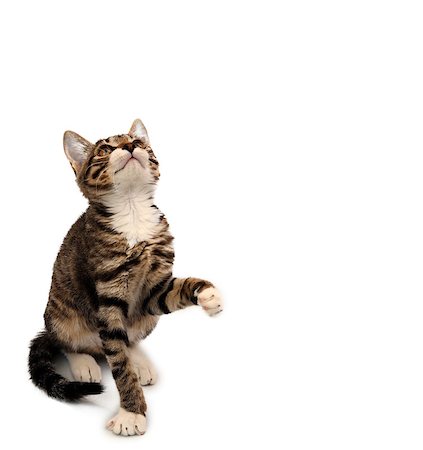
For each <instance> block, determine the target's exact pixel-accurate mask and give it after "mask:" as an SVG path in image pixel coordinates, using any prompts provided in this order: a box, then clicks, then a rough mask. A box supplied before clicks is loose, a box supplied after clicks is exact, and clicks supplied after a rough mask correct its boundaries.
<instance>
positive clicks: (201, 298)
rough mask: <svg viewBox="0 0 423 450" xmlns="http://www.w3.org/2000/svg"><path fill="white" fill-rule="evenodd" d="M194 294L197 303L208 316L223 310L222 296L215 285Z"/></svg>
mask: <svg viewBox="0 0 423 450" xmlns="http://www.w3.org/2000/svg"><path fill="white" fill-rule="evenodd" d="M195 295H196V297H197V303H198V304H199V305H200V306H201V307H202V308H203V309H204V311H206V313H207V314H208V315H209V316H215V315H216V314H219V313H220V312H221V311H222V310H223V303H222V297H221V296H220V292H219V291H218V290H217V289H216V288H215V287H208V288H206V289H204V290H202V291H201V292H198V293H195Z"/></svg>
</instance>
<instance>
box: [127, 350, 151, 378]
mask: <svg viewBox="0 0 423 450" xmlns="http://www.w3.org/2000/svg"><path fill="white" fill-rule="evenodd" d="M129 359H130V361H131V363H132V367H133V368H134V370H135V373H136V375H137V377H138V379H139V381H140V383H141V385H142V386H147V385H148V384H154V383H155V382H156V381H157V372H156V369H155V368H154V367H153V365H152V364H151V361H150V360H149V358H148V357H147V356H146V355H145V353H144V352H143V351H142V350H141V349H140V348H139V347H138V346H137V345H133V346H131V347H129Z"/></svg>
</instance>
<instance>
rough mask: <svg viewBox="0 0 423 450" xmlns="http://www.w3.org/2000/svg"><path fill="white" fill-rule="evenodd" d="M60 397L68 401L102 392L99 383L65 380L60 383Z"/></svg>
mask: <svg viewBox="0 0 423 450" xmlns="http://www.w3.org/2000/svg"><path fill="white" fill-rule="evenodd" d="M61 391H62V392H61V397H62V398H63V399H65V400H68V401H70V402H75V401H77V400H80V399H81V398H82V397H85V396H86V395H98V394H101V393H102V392H104V387H103V385H102V384H100V383H87V382H83V381H67V382H66V383H64V384H63V385H62V389H61Z"/></svg>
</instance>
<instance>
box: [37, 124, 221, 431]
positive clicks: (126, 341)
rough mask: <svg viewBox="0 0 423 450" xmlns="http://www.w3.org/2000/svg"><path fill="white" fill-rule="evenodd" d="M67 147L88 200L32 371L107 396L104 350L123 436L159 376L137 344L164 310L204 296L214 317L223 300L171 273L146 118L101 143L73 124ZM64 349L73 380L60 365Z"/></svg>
mask: <svg viewBox="0 0 423 450" xmlns="http://www.w3.org/2000/svg"><path fill="white" fill-rule="evenodd" d="M64 149H65V153H66V156H67V157H68V159H69V161H70V163H71V165H72V168H73V170H74V172H75V175H76V180H77V183H78V185H79V187H80V189H81V191H82V193H83V194H84V196H85V197H86V198H87V199H88V201H89V206H88V209H87V210H86V211H85V213H84V214H82V216H81V217H80V218H79V219H78V220H77V221H76V222H75V224H74V225H73V226H72V227H71V229H70V230H69V232H68V234H67V236H66V237H65V239H64V241H63V244H62V246H61V248H60V251H59V254H58V255H57V259H56V262H55V264H54V269H53V277H52V282H51V289H50V294H49V299H48V304H47V308H46V310H45V314H44V319H45V330H44V331H42V332H41V333H40V334H39V335H38V336H37V337H36V338H34V339H33V341H32V342H31V346H30V354H29V371H30V375H31V379H32V381H33V382H34V384H35V385H36V386H38V387H40V388H41V389H43V390H45V391H46V392H47V394H48V395H49V396H51V397H54V398H57V399H61V400H69V401H75V400H78V399H80V398H82V397H83V396H85V395H90V394H100V393H101V392H102V390H103V388H102V385H101V384H100V381H101V371H100V367H99V365H98V364H97V362H96V360H95V359H94V357H97V356H101V355H104V356H105V357H106V359H107V362H108V364H109V366H110V368H111V370H112V374H113V378H114V379H115V382H116V385H117V388H118V390H119V395H120V409H119V412H118V414H117V415H116V416H115V417H114V418H113V419H112V420H110V421H109V422H108V424H107V427H108V428H109V429H110V430H112V431H113V432H114V433H116V434H121V435H125V436H127V435H134V434H143V433H144V432H145V430H146V419H145V412H146V408H147V406H146V403H145V400H144V395H143V391H142V388H141V385H148V384H153V383H154V382H155V381H156V377H157V375H156V372H155V370H154V368H153V366H152V365H151V362H150V361H149V360H148V359H147V358H146V356H145V355H144V354H143V353H142V351H141V350H140V349H139V348H138V347H137V343H138V342H139V341H140V340H142V339H144V338H145V337H146V336H148V334H149V333H151V331H152V330H153V328H154V327H155V326H156V324H157V321H158V319H159V317H160V315H161V314H168V313H171V312H173V311H176V310H178V309H182V308H186V307H187V306H191V305H197V304H198V305H200V306H201V307H202V308H203V309H204V310H205V311H206V312H207V313H208V314H209V315H211V316H212V315H215V314H217V313H219V312H220V311H221V309H222V301H221V298H220V295H219V293H218V291H217V290H216V288H215V287H214V286H213V284H212V283H210V282H209V281H205V280H202V279H198V278H175V277H173V275H172V264H173V259H174V252H173V247H172V240H173V237H172V236H171V234H170V232H169V225H168V222H167V220H166V218H165V217H164V215H163V214H162V213H161V212H160V210H159V209H158V208H157V207H156V206H155V204H154V198H153V196H154V190H155V187H156V183H157V181H158V179H159V164H158V162H157V159H156V157H155V155H154V153H153V150H152V149H151V147H150V141H149V138H148V135H147V131H146V129H145V127H144V125H143V123H142V122H141V121H140V120H139V119H137V120H135V121H134V123H133V125H132V127H131V129H130V131H129V133H128V134H124V135H118V136H112V137H109V138H107V139H101V140H99V141H98V142H97V143H95V144H94V145H93V144H91V143H89V142H88V141H86V140H85V139H84V138H82V137H81V136H79V135H78V134H76V133H73V132H72V131H66V133H65V135H64ZM61 351H63V352H64V353H65V355H66V357H67V359H68V361H69V364H70V369H71V372H72V375H73V377H74V379H75V381H69V380H67V379H65V378H64V377H62V376H61V375H59V374H58V373H56V371H55V369H54V365H53V359H54V357H55V356H56V355H57V354H58V353H60V352H61Z"/></svg>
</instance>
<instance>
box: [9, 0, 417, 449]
mask: <svg viewBox="0 0 423 450" xmlns="http://www.w3.org/2000/svg"><path fill="white" fill-rule="evenodd" d="M420 6H421V3H420V2H417V1H416V2H411V1H369V0H366V1H342V2H340V1H320V2H314V1H301V0H296V1H286V2H283V1H274V2H271V1H265V0H261V1H255V2H252V1H243V2H235V1H222V2H220V1H216V0H215V1H213V2H199V1H191V2H189V1H183V0H178V1H174V2H170V1H169V2H164V1H154V2H142V1H137V2H135V1H132V2H131V1H120V2H109V1H101V2H99V1H98V2H96V1H90V2H88V1H85V2H79V1H75V0H74V1H72V2H53V1H51V2H46V1H36V2H30V1H26V2H23V1H15V2H3V3H2V5H1V7H0V9H1V10H0V42H1V73H0V76H1V86H0V89H1V99H0V103H1V105H0V108H1V111H0V113H1V121H0V123H1V160H0V161H1V195H2V205H1V206H2V208H1V227H2V229H1V239H2V242H1V256H2V258H1V261H2V264H3V268H2V271H1V273H2V287H1V303H2V305H1V319H2V320H1V327H0V330H1V350H2V354H1V391H2V392H1V396H0V398H1V403H2V416H3V417H2V421H1V423H2V434H1V437H0V442H1V441H3V443H5V442H7V441H9V440H10V439H11V440H13V441H15V444H13V445H12V447H11V448H17V446H18V445H21V444H28V445H31V448H38V447H37V445H38V446H41V445H43V446H44V448H46V449H50V448H51V449H53V448H58V447H60V448H62V449H68V448H72V449H74V448H78V447H80V448H89V447H90V446H92V447H94V446H95V448H106V449H109V448H110V449H111V448H117V446H119V448H143V449H163V448H169V447H170V446H172V448H184V449H186V450H189V449H198V448H201V449H216V448H242V449H249V448H266V449H325V450H328V449H343V450H344V449H358V448H360V449H372V450H373V449H407V450H411V449H421V448H422V445H423V437H422V433H421V430H422V421H423V387H422V386H423V364H422V354H423V327H422V313H423V307H422V269H423V267H422V265H423V238H422V232H423V214H422V195H423V181H422V180H423V177H422V163H423V157H422V141H423V133H422V120H423V88H422V86H423V64H422V44H423V27H422V20H423V17H422V11H421V9H420ZM136 117H141V118H142V120H143V121H144V123H145V124H146V126H147V128H148V130H149V133H150V137H151V141H152V144H153V148H154V149H155V152H156V154H157V156H158V159H159V161H160V162H161V172H162V179H161V181H160V186H159V189H158V192H157V204H158V205H159V207H160V208H161V209H162V210H163V211H164V212H165V213H166V215H167V217H168V219H169V222H170V224H171V229H172V232H173V234H174V235H175V238H176V240H175V245H176V264H175V274H176V275H179V276H188V275H193V276H199V277H206V278H209V279H210V280H213V281H214V282H215V283H216V284H217V285H218V286H219V287H220V288H221V290H222V292H223V294H224V296H225V299H226V310H225V312H224V313H223V314H221V315H220V316H218V317H217V318H215V319H209V318H208V317H207V316H206V315H205V314H204V313H202V312H201V311H200V310H198V309H196V308H192V309H191V310H185V311H182V312H178V313H175V314H173V315H171V316H166V317H164V318H163V319H162V320H161V321H160V323H159V325H158V327H157V329H156V330H155V331H154V333H153V334H152V335H151V337H149V338H148V339H147V341H146V343H145V348H146V350H147V352H148V353H149V354H150V356H151V358H152V359H153V361H154V362H155V363H156V366H157V367H158V370H159V376H160V379H159V382H158V384H157V385H156V386H154V387H150V388H147V389H146V390H145V395H146V398H147V402H148V405H149V415H148V421H149V424H148V431H147V434H146V435H145V436H143V437H135V438H119V437H114V436H113V435H112V434H111V433H110V432H108V431H106V430H105V428H104V425H105V422H106V420H108V419H109V418H110V417H111V416H112V415H113V414H114V413H115V412H116V409H117V407H118V396H117V391H116V390H115V388H114V385H113V381H112V379H111V377H110V375H109V372H108V370H107V368H106V367H104V368H103V373H104V376H105V384H106V386H107V393H106V394H104V395H103V396H100V397H98V398H96V399H90V400H88V401H86V402H85V403H84V404H81V405H67V404H62V403H59V402H57V401H54V400H51V399H49V398H47V396H45V394H43V393H42V392H41V391H38V390H37V389H36V388H35V387H34V386H32V384H31V383H30V382H29V381H28V374H27V369H26V358H27V346H28V342H29V340H30V339H31V338H32V337H33V336H34V335H35V334H36V332H38V331H39V330H40V329H41V328H42V326H43V322H42V314H43V311H44V307H45V304H46V301H47V296H48V290H49V282H50V277H51V269H52V264H53V262H54V258H55V255H56V253H57V251H58V248H59V245H60V243H61V241H62V239H63V237H64V235H65V233H66V232H67V230H68V228H69V227H70V225H71V224H72V223H73V222H74V221H75V220H76V218H77V217H78V215H79V214H80V213H82V211H83V210H84V208H85V205H86V202H85V200H84V199H83V197H82V195H81V194H80V193H79V192H78V190H77V187H76V185H75V183H74V180H73V172H72V170H71V168H70V166H69V164H68V162H67V161H66V159H65V156H64V153H63V150H62V134H63V132H64V131H65V130H66V129H71V130H74V131H76V132H78V133H79V134H81V135H83V136H84V137H86V138H87V139H89V140H93V141H95V140H97V139H99V138H101V137H106V136H108V135H111V134H117V133H123V132H126V131H127V130H128V129H129V127H130V125H131V123H132V121H133V119H135V118H136ZM62 365H63V364H62ZM62 369H63V370H66V368H63V367H62ZM8 445H9V446H10V444H8Z"/></svg>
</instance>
